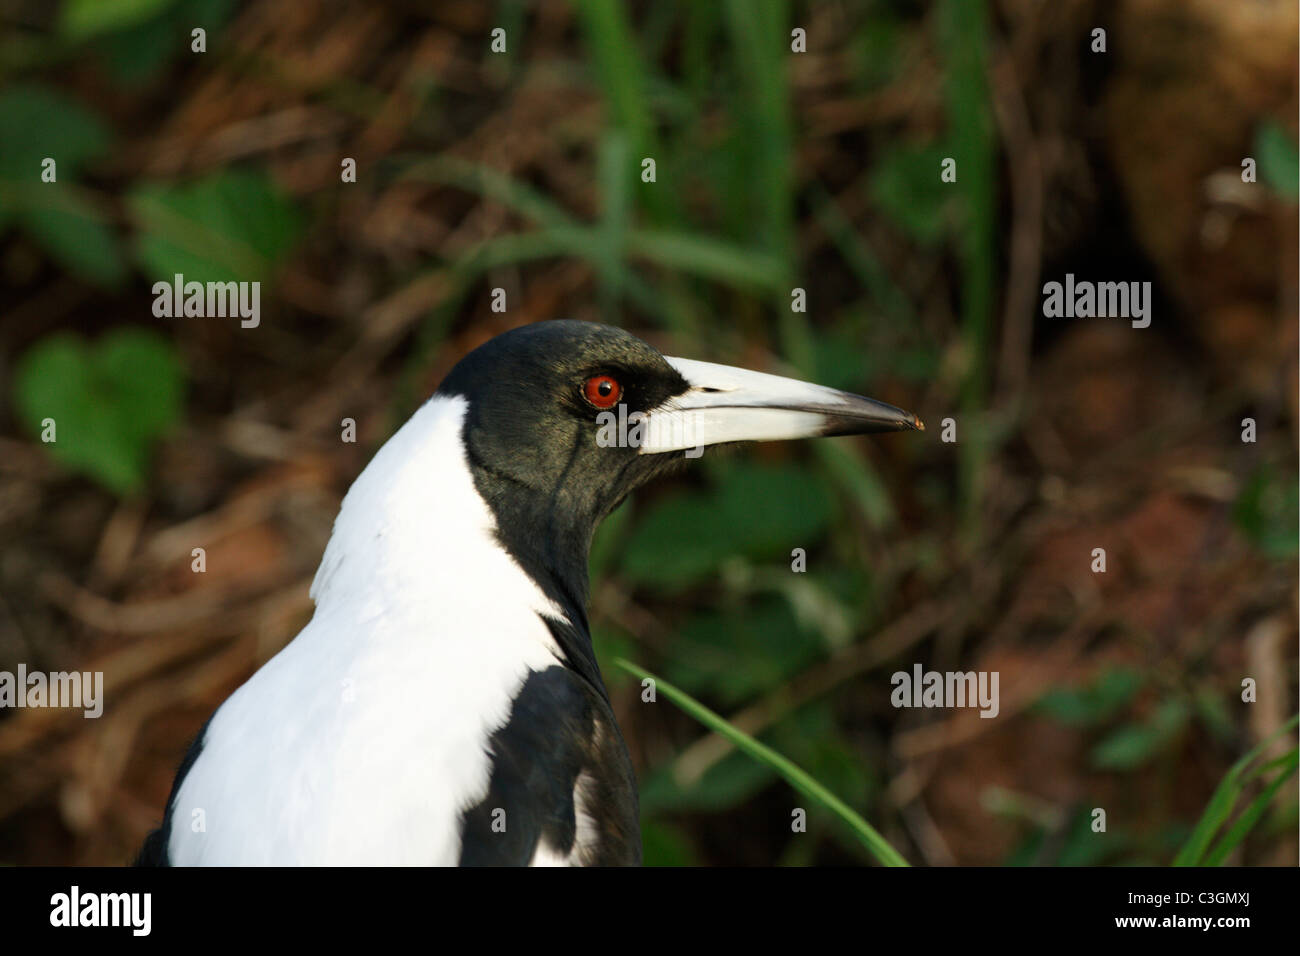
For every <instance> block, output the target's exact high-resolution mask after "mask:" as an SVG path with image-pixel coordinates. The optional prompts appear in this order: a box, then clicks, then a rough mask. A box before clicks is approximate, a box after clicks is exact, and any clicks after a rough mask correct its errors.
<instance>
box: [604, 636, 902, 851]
mask: <svg viewBox="0 0 1300 956" xmlns="http://www.w3.org/2000/svg"><path fill="white" fill-rule="evenodd" d="M615 663H616V664H617V665H618V666H619V667H621V668H623V669H624V670H626V671H627V672H628V673H630V674H634V675H635V676H637V677H639V678H640V679H641V680H652V681H654V684H655V689H656V692H658V693H662V694H663V695H664V696H665V697H667V698H668V699H669V700H670V701H672V702H673V703H674V704H676V705H677V706H678V707H680V708H681V709H682V710H684V711H685V712H686V713H687V714H689V715H690V716H692V717H694V718H695V719H696V720H698V721H699V722H700V723H701V724H703V725H704V726H705V727H708V728H709V729H710V730H712V731H714V732H715V733H717V734H720V735H721V736H722V737H724V738H726V739H727V740H729V741H730V742H731V743H733V744H735V745H736V747H737V748H738V749H739V750H741V751H742V752H743V753H746V754H748V755H749V756H750V757H752V758H754V760H756V761H758V762H759V763H760V764H762V765H764V766H766V767H768V768H769V769H771V770H774V771H775V772H776V773H778V774H780V776H781V777H782V778H783V779H784V780H785V781H786V783H788V784H790V786H792V787H794V789H795V790H797V791H799V792H800V793H802V794H803V795H804V796H806V797H808V798H809V799H810V800H815V801H816V802H817V803H820V804H821V805H822V806H823V807H825V808H826V809H827V810H829V811H830V812H831V813H833V814H834V815H835V817H836V818H837V819H839V820H840V821H841V822H843V823H844V825H845V826H847V827H848V828H849V830H851V831H852V832H853V834H854V836H856V837H857V838H858V839H859V840H860V841H861V842H862V845H863V846H864V847H866V849H867V851H868V852H870V853H871V855H872V856H873V857H875V858H876V859H877V860H878V861H879V862H880V863H881V864H882V865H884V866H908V865H909V864H908V862H907V860H905V859H904V858H903V855H902V854H901V853H899V852H898V851H897V850H895V849H894V848H893V847H892V846H890V844H889V841H887V840H886V839H885V838H884V837H882V836H881V835H880V834H879V833H878V832H877V831H876V828H875V827H873V826H872V825H871V824H870V823H868V822H867V821H866V820H864V819H863V818H862V817H861V816H860V815H859V814H858V813H857V812H855V811H854V810H853V808H852V807H850V806H849V805H848V804H846V803H845V802H844V801H843V800H841V799H840V798H839V797H837V796H835V794H833V793H831V792H830V791H829V790H827V789H826V788H825V787H824V786H822V785H821V784H820V783H818V782H817V780H815V779H814V778H813V777H812V776H811V775H810V774H808V773H807V772H805V771H804V770H802V769H801V768H800V767H798V766H797V765H796V764H794V763H793V762H792V761H790V760H788V759H787V758H785V757H783V756H781V755H780V754H779V753H777V752H776V751H775V750H773V749H772V748H771V747H769V746H767V745H766V744H764V743H760V742H759V741H757V740H755V739H754V738H753V737H751V736H749V734H746V733H744V732H743V731H741V730H738V729H737V728H736V727H734V726H732V725H731V724H729V723H728V722H727V721H726V720H724V719H723V718H722V717H720V716H718V715H717V714H716V713H714V712H713V711H711V710H709V708H707V707H705V706H704V705H703V704H701V703H700V702H699V701H697V700H696V699H695V698H693V697H691V696H690V695H689V694H687V693H686V692H685V691H683V690H680V689H679V688H677V687H674V686H673V685H672V684H670V683H668V682H667V681H665V680H663V679H662V678H659V677H655V676H654V675H653V674H651V673H650V672H649V671H647V670H645V669H644V668H641V667H638V666H637V665H636V664H633V663H631V662H630V661H626V660H623V659H621V658H620V659H618V660H617V661H615Z"/></svg>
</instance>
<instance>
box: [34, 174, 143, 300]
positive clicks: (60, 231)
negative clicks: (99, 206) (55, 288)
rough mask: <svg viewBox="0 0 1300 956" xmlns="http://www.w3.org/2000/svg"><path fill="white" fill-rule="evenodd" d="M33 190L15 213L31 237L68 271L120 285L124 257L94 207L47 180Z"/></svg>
mask: <svg viewBox="0 0 1300 956" xmlns="http://www.w3.org/2000/svg"><path fill="white" fill-rule="evenodd" d="M36 189H37V191H36V192H35V194H34V195H33V196H30V197H28V199H27V200H26V201H24V202H22V204H21V209H20V214H19V215H20V219H21V221H22V223H23V225H24V226H25V227H26V228H27V231H28V232H29V233H31V235H32V237H33V238H34V239H36V241H37V242H39V243H40V244H41V246H42V247H44V249H45V251H46V252H48V253H49V254H50V255H51V256H52V257H53V258H54V259H56V260H57V261H58V262H59V264H60V265H62V266H63V268H65V269H67V270H68V271H69V272H71V273H72V274H74V275H77V276H81V277H82V278H84V279H88V280H90V281H91V282H96V283H98V284H100V285H103V286H109V287H115V286H119V285H121V284H122V282H123V281H124V280H125V279H126V277H127V264H126V258H125V257H124V256H123V255H122V251H121V249H120V247H119V245H118V241H117V235H116V234H115V233H114V232H113V230H112V229H110V228H109V226H108V224H107V223H105V222H104V220H103V218H102V217H101V216H100V215H99V213H98V212H97V211H96V210H95V208H94V207H93V206H91V205H90V204H89V203H88V202H86V201H85V200H84V199H83V198H82V197H81V196H79V195H78V194H77V193H75V192H72V191H71V187H66V186H63V185H61V184H57V183H50V184H48V185H46V186H44V187H36Z"/></svg>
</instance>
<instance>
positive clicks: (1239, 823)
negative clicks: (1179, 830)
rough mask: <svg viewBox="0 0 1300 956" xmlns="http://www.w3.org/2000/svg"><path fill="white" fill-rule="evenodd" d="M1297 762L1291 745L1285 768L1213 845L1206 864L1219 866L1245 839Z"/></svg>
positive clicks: (1297, 758) (1293, 771) (1299, 754)
mask: <svg viewBox="0 0 1300 956" xmlns="http://www.w3.org/2000/svg"><path fill="white" fill-rule="evenodd" d="M1298 762H1300V752H1298V751H1297V750H1296V749H1295V748H1294V747H1293V748H1292V749H1291V752H1290V754H1288V755H1287V760H1286V765H1285V769H1284V770H1283V771H1282V772H1281V773H1279V774H1278V775H1277V776H1276V777H1274V778H1273V780H1272V781H1271V782H1270V783H1269V784H1268V785H1267V786H1266V787H1265V788H1264V789H1263V790H1262V791H1261V792H1260V794H1259V796H1257V797H1256V798H1255V799H1254V800H1252V801H1251V802H1250V804H1249V805H1248V806H1247V807H1246V809H1245V810H1243V811H1242V813H1241V816H1239V817H1237V819H1236V820H1235V821H1234V822H1233V824H1232V826H1231V827H1230V828H1229V830H1228V832H1227V833H1225V834H1224V836H1223V839H1221V840H1220V841H1219V842H1218V843H1217V844H1216V845H1215V847H1214V850H1213V852H1211V853H1210V855H1209V856H1207V857H1206V858H1205V865H1206V866H1221V865H1222V864H1223V861H1224V859H1225V858H1226V857H1227V855H1228V854H1229V853H1231V852H1232V851H1233V850H1234V849H1236V847H1237V846H1238V845H1239V844H1240V843H1241V841H1242V840H1244V839H1246V835H1247V834H1248V833H1250V831H1251V830H1253V829H1254V828H1255V824H1256V823H1258V822H1259V818H1260V817H1261V816H1263V815H1264V811H1265V810H1267V809H1268V805H1269V804H1270V803H1271V802H1272V801H1273V797H1274V795H1275V794H1276V793H1277V792H1278V790H1279V789H1281V787H1282V784H1284V783H1286V782H1287V781H1288V780H1290V779H1291V776H1292V775H1293V774H1294V773H1295V771H1296V765H1297V763H1298Z"/></svg>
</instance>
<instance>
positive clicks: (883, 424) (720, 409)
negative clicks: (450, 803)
mask: <svg viewBox="0 0 1300 956" xmlns="http://www.w3.org/2000/svg"><path fill="white" fill-rule="evenodd" d="M667 361H668V364H669V365H671V366H672V367H673V368H675V369H677V371H678V372H679V373H680V374H681V375H682V377H683V378H685V379H686V381H687V383H688V384H689V386H690V388H689V389H688V390H687V391H686V392H684V393H682V394H679V395H675V396H674V397H672V398H670V399H669V400H668V401H666V402H664V403H663V404H662V405H659V406H658V407H656V408H652V409H650V410H649V411H648V412H647V413H646V415H645V422H644V425H645V432H644V438H643V440H642V443H641V448H640V453H641V454H643V455H647V454H657V453H660V452H669V451H680V450H682V449H699V448H703V447H704V446H705V445H719V444H722V443H724V442H737V441H778V440H781V439H786V438H808V437H812V436H816V435H858V434H864V433H868V432H893V431H907V430H911V429H918V430H924V429H925V425H924V424H922V423H921V420H920V419H919V418H917V417H916V416H915V415H913V414H912V413H911V412H905V411H903V410H902V409H901V408H895V407H894V406H893V405H886V404H885V403H884V402H878V401H876V400H875V399H873V398H863V397H862V396H861V395H853V394H851V393H849V392H841V391H839V390H838V389H834V388H826V387H824V386H822V385H813V384H810V383H808V382H801V381H799V380H798V379H793V378H782V377H781V376H779V375H767V374H764V373H762V372H751V371H749V370H748V369H743V368H734V367H732V366H730V365H714V364H713V363H712V362H696V361H693V360H691V359H680V358H669V359H667ZM697 454H698V453H697Z"/></svg>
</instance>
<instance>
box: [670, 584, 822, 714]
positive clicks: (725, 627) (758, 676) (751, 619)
mask: <svg viewBox="0 0 1300 956" xmlns="http://www.w3.org/2000/svg"><path fill="white" fill-rule="evenodd" d="M673 649H674V653H673V656H672V659H671V660H670V661H669V662H668V663H667V664H666V665H665V666H666V669H667V672H668V676H669V678H670V679H671V680H673V681H674V682H675V683H677V684H680V685H681V686H682V687H684V688H685V689H686V690H688V691H690V692H692V693H697V694H706V695H708V696H710V697H716V698H717V699H719V700H720V701H721V702H722V703H724V704H727V705H728V706H734V705H737V704H740V703H742V702H743V701H745V700H748V699H750V698H751V697H753V696H754V695H755V694H758V693H761V692H762V691H766V690H770V689H772V688H774V687H776V686H778V685H779V684H780V683H781V682H782V681H784V680H786V679H788V678H789V677H791V676H793V675H794V674H797V673H798V672H799V671H801V670H802V669H803V668H804V667H806V666H807V665H808V664H810V663H811V662H813V661H815V660H817V659H818V658H819V657H821V656H822V655H823V654H824V653H825V650H826V648H825V645H824V644H823V642H822V641H821V639H820V638H819V637H818V636H817V635H814V634H809V633H808V632H807V631H806V630H805V629H803V628H801V627H800V626H799V623H798V621H796V620H795V616H794V613H793V612H792V611H791V609H790V605H789V604H788V603H787V602H785V601H781V600H778V599H775V598H763V599H761V600H759V601H757V602H755V603H754V604H753V605H752V606H749V607H743V608H740V609H728V610H726V611H705V612H703V613H700V614H697V615H695V616H694V617H691V618H689V619H687V621H686V622H685V623H683V624H681V625H680V626H679V627H678V628H677V637H676V640H675V641H674V644H673Z"/></svg>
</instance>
